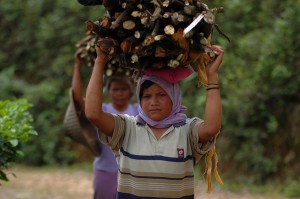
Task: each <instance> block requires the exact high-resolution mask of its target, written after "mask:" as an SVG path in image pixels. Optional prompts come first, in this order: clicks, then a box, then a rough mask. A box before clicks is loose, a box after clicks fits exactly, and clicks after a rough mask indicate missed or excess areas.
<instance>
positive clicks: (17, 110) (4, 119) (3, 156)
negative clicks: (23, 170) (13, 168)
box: [0, 99, 37, 181]
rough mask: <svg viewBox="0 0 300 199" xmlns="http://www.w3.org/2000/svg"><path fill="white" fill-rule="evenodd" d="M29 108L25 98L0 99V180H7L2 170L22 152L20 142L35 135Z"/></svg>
mask: <svg viewBox="0 0 300 199" xmlns="http://www.w3.org/2000/svg"><path fill="white" fill-rule="evenodd" d="M29 108H30V104H29V103H28V102H27V100H25V99H20V100H15V101H8V100H5V101H0V180H5V181H8V178H7V176H6V174H5V171H4V170H5V169H8V168H9V165H10V164H11V163H14V162H16V161H17V159H18V158H19V157H20V156H21V155H22V154H23V153H22V151H21V150H20V144H21V143H23V142H26V141H27V140H28V139H29V137H30V136H33V135H37V133H36V131H35V130H34V128H33V126H32V122H33V119H32V115H31V114H30V113H29V111H28V109H29Z"/></svg>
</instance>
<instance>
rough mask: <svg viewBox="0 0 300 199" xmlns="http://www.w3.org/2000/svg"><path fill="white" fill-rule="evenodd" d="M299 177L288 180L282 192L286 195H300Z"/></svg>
mask: <svg viewBox="0 0 300 199" xmlns="http://www.w3.org/2000/svg"><path fill="white" fill-rule="evenodd" d="M299 187H300V179H298V180H292V181H290V182H288V184H287V186H286V187H285V189H284V193H285V195H286V196H288V197H291V198H292V197H300V189H299Z"/></svg>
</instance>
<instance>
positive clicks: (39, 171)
mask: <svg viewBox="0 0 300 199" xmlns="http://www.w3.org/2000/svg"><path fill="white" fill-rule="evenodd" d="M12 170H13V171H14V173H15V174H16V175H17V177H16V178H15V177H13V176H9V179H10V181H9V182H4V183H2V186H0V199H92V192H93V190H92V178H93V177H92V173H91V172H89V171H86V170H80V169H68V168H62V169H58V168H50V169H49V168H32V167H24V166H17V167H14V168H13V169H12ZM198 187H200V186H198ZM202 187H203V186H202ZM196 198H197V199H283V198H282V197H278V198H276V197H274V196H272V197H267V196H262V195H256V194H251V193H248V192H241V193H231V192H228V191H225V190H224V189H222V188H221V187H214V189H213V193H211V194H207V193H205V190H201V191H197V196H196Z"/></svg>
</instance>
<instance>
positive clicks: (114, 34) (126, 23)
mask: <svg viewBox="0 0 300 199" xmlns="http://www.w3.org/2000/svg"><path fill="white" fill-rule="evenodd" d="M102 3H103V5H104V6H105V7H106V8H107V10H108V13H109V15H110V16H104V17H102V18H100V19H99V20H97V21H94V22H93V21H87V22H86V27H87V29H88V31H90V32H92V33H93V34H95V35H96V36H97V37H100V38H104V37H108V38H111V39H113V40H114V43H115V44H117V45H115V47H116V49H115V50H114V52H113V55H112V56H111V57H112V59H110V61H109V62H108V63H107V66H106V71H107V72H106V75H107V76H109V75H112V74H113V73H112V71H119V72H123V73H126V74H132V73H133V72H135V71H141V70H143V69H147V68H152V69H158V70H159V69H164V68H176V67H192V68H193V69H194V71H195V72H197V73H198V80H199V84H201V85H206V83H207V78H206V73H205V66H206V65H207V63H208V61H209V60H210V59H211V58H213V57H214V56H215V52H213V51H212V50H211V49H210V48H208V46H209V45H210V40H211V36H212V32H213V29H216V30H217V31H218V32H219V33H221V34H222V35H224V36H225V37H226V38H227V39H228V37H227V36H226V35H225V34H224V33H222V32H221V30H220V29H219V27H218V25H217V24H216V23H215V14H216V13H219V12H223V8H213V9H209V8H208V6H207V5H206V4H205V3H203V2H202V1H201V0H152V1H146V0H130V1H125V0H120V1H116V0H114V1H105V2H102ZM96 45H97V42H96Z"/></svg>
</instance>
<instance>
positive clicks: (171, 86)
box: [136, 74, 187, 128]
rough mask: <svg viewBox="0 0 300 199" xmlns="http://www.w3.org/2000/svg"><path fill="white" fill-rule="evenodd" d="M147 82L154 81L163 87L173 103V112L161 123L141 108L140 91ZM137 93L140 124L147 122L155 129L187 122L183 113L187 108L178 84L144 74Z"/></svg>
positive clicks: (139, 81)
mask: <svg viewBox="0 0 300 199" xmlns="http://www.w3.org/2000/svg"><path fill="white" fill-rule="evenodd" d="M146 80H149V81H152V82H154V83H155V84H158V85H159V86H160V87H162V88H163V89H164V90H165V91H166V93H167V94H168V95H169V97H170V99H171V101H172V103H173V106H172V111H171V113H170V115H169V116H168V117H166V118H165V119H163V120H161V121H154V120H152V119H150V118H149V117H148V116H147V115H146V114H145V113H144V111H143V110H142V108H141V102H140V99H139V96H140V90H141V85H142V84H143V83H144V82H145V81H146ZM136 92H137V96H138V101H139V108H138V112H139V115H138V122H140V123H144V122H146V123H147V124H148V125H150V126H152V127H155V128H167V127H169V126H171V125H173V124H177V123H181V122H185V120H186V118H187V116H186V115H185V114H184V113H182V112H183V111H184V110H186V107H185V106H182V105H181V96H180V88H179V84H178V83H170V82H168V81H166V80H164V79H162V78H160V77H156V76H148V75H145V74H144V75H143V76H142V77H140V78H139V80H138V83H137V89H136ZM141 120H142V121H141Z"/></svg>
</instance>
